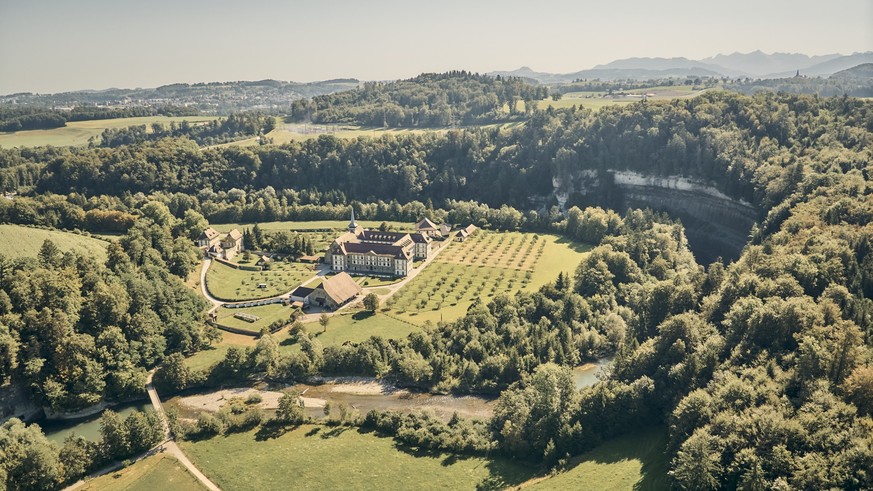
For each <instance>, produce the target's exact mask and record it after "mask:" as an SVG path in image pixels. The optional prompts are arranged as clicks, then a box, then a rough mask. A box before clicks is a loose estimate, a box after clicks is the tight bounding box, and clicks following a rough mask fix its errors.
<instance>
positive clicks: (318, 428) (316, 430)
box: [304, 426, 321, 436]
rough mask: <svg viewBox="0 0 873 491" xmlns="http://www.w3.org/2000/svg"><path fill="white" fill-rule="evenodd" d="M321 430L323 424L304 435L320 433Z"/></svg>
mask: <svg viewBox="0 0 873 491" xmlns="http://www.w3.org/2000/svg"><path fill="white" fill-rule="evenodd" d="M319 431H321V426H316V427H315V428H313V429H311V430H309V431H307V432H306V435H304V436H315V435H317V434H318V432H319Z"/></svg>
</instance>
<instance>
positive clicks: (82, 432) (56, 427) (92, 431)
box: [36, 401, 152, 443]
mask: <svg viewBox="0 0 873 491" xmlns="http://www.w3.org/2000/svg"><path fill="white" fill-rule="evenodd" d="M151 407H152V405H151V404H149V403H148V402H146V401H142V402H133V403H127V404H120V405H118V406H115V407H112V408H110V409H112V410H113V411H115V412H116V413H118V414H120V415H121V417H122V418H125V417H127V415H128V414H130V413H132V412H134V411H144V410H146V409H149V408H151ZM100 414H101V413H98V414H95V415H92V416H87V417H85V418H81V419H73V420H42V421H37V422H36V424H38V425H39V426H40V427H42V431H43V432H44V433H45V436H46V438H48V439H49V440H51V441H53V442H58V443H64V439H66V438H67V435H70V434H71V433H75V434H77V435H79V436H82V437H85V438H86V439H88V440H91V441H94V442H96V441H99V440H100Z"/></svg>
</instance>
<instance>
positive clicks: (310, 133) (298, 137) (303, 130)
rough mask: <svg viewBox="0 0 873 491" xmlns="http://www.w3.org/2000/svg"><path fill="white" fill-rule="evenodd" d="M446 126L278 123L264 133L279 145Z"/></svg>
mask: <svg viewBox="0 0 873 491" xmlns="http://www.w3.org/2000/svg"><path fill="white" fill-rule="evenodd" d="M446 131H448V128H433V129H431V128H367V127H361V126H349V125H329V124H328V125H323V124H294V123H284V124H280V125H279V126H278V127H277V128H276V129H274V130H272V131H270V132H269V133H267V134H266V137H267V138H270V139H272V141H273V144H275V145H281V144H283V143H288V142H292V141H303V140H309V139H311V138H318V137H319V136H322V135H330V136H334V137H336V138H348V139H352V138H360V137H369V138H379V137H381V136H384V135H394V136H399V135H414V134H421V133H429V132H438V133H439V132H446ZM259 144H260V140H259V139H258V137H252V138H247V139H244V140H237V141H234V142H228V143H223V144H220V145H216V146H217V147H223V146H242V147H250V146H255V145H259Z"/></svg>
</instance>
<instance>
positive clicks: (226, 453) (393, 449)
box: [180, 425, 533, 491]
mask: <svg viewBox="0 0 873 491" xmlns="http://www.w3.org/2000/svg"><path fill="white" fill-rule="evenodd" d="M180 445H181V446H182V448H183V450H184V451H185V453H186V454H187V455H188V456H189V457H190V458H191V460H192V461H193V462H194V465H196V466H197V467H198V468H200V469H201V470H202V471H203V472H204V473H205V474H206V475H207V476H209V478H210V479H212V480H213V482H215V484H217V485H218V486H219V487H220V488H221V489H223V490H224V491H235V490H249V489H317V490H324V489H342V490H349V489H365V490H371V489H404V490H415V489H452V490H462V489H469V490H474V489H477V487H478V486H480V485H482V486H483V487H484V488H485V489H501V488H504V487H507V486H513V485H516V484H519V483H521V482H523V481H525V480H527V479H528V478H530V477H531V476H532V474H533V471H532V470H531V469H529V468H527V467H525V466H522V465H520V464H517V463H514V462H511V461H508V460H504V459H499V458H490V459H486V458H482V457H467V456H455V455H450V454H441V453H431V452H428V453H426V454H424V453H418V452H414V451H411V450H407V449H405V448H404V447H401V446H398V445H397V444H396V443H395V442H394V440H393V439H391V438H385V437H380V436H377V435H375V434H373V433H362V432H360V431H358V430H357V429H356V428H344V427H337V428H332V427H327V426H318V425H302V426H299V427H296V428H294V429H291V430H290V431H288V432H287V433H284V434H282V435H281V436H278V437H273V436H272V435H271V436H269V437H267V438H259V437H258V436H257V433H256V432H248V433H237V434H233V435H229V436H223V437H216V438H212V439H209V440H203V441H199V442H181V443H180Z"/></svg>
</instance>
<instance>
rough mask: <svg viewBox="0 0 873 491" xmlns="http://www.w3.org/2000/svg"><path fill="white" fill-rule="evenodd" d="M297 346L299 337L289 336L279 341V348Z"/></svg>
mask: <svg viewBox="0 0 873 491" xmlns="http://www.w3.org/2000/svg"><path fill="white" fill-rule="evenodd" d="M295 344H297V336H288V337H287V338H285V339H283V340H281V341H279V346H294V345H295Z"/></svg>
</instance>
